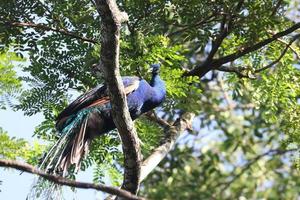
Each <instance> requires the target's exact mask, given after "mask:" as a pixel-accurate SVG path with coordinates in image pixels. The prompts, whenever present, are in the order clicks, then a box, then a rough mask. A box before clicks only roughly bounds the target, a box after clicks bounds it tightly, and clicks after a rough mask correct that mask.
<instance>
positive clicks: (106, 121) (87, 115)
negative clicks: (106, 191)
mask: <svg viewBox="0 0 300 200" xmlns="http://www.w3.org/2000/svg"><path fill="white" fill-rule="evenodd" d="M151 68H152V79H151V81H150V83H148V82H147V81H146V80H144V79H140V78H138V77H134V76H132V77H122V80H123V84H124V88H125V94H126V97H127V104H128V108H129V112H130V115H131V118H132V119H133V120H134V119H136V118H138V117H139V116H140V115H141V114H143V113H146V112H148V111H150V110H151V109H153V108H155V107H157V106H159V105H160V104H161V103H162V102H163V101H164V99H165V96H166V87H165V83H164V81H163V80H162V79H161V78H160V76H159V69H160V65H159V64H153V65H151ZM56 129H57V130H58V132H59V140H58V141H57V142H56V144H54V145H53V146H52V148H51V149H50V150H49V151H48V153H47V154H46V155H45V157H44V158H43V161H42V163H41V165H40V168H41V169H43V170H45V171H47V172H50V173H54V174H60V175H64V176H65V175H66V174H67V172H68V169H69V167H70V166H72V165H75V167H76V168H77V169H78V168H79V166H80V161H81V159H82V158H83V157H84V155H85V154H86V153H87V152H88V148H89V145H90V143H91V141H92V140H93V139H94V138H95V137H97V136H100V135H102V134H105V133H107V132H109V131H111V130H113V129H115V124H114V122H113V119H112V115H111V104H110V99H109V96H108V89H107V86H106V85H100V86H98V87H96V88H94V89H92V90H90V91H88V92H87V93H85V94H83V95H81V96H80V97H78V98H77V99H76V100H75V101H74V102H72V103H71V104H70V105H69V106H68V107H67V108H65V109H64V110H63V111H62V112H61V113H60V114H59V115H58V117H57V122H56Z"/></svg>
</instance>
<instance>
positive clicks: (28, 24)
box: [4, 22, 98, 44]
mask: <svg viewBox="0 0 300 200" xmlns="http://www.w3.org/2000/svg"><path fill="white" fill-rule="evenodd" d="M4 23H5V24H6V25H9V26H16V27H31V28H36V29H41V30H46V31H53V32H57V33H61V34H63V35H66V36H70V37H73V38H76V39H79V40H82V41H86V42H90V43H93V44H98V42H97V41H96V40H94V39H90V38H86V37H83V36H79V35H77V34H76V33H72V32H69V31H67V30H65V29H58V28H52V27H49V26H45V25H43V24H34V23H26V22H4Z"/></svg>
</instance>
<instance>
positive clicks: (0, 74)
mask: <svg viewBox="0 0 300 200" xmlns="http://www.w3.org/2000/svg"><path fill="white" fill-rule="evenodd" d="M17 61H21V59H20V58H19V57H17V56H16V55H15V54H14V53H11V52H2V53H1V52H0V109H5V105H6V103H8V104H9V105H12V103H11V101H10V98H9V97H10V96H13V95H14V94H15V93H16V92H18V90H19V89H20V87H21V81H20V80H19V79H18V78H17V74H16V72H15V70H14V65H13V64H12V62H17Z"/></svg>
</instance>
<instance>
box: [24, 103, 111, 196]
mask: <svg viewBox="0 0 300 200" xmlns="http://www.w3.org/2000/svg"><path fill="white" fill-rule="evenodd" d="M109 109H110V104H109V103H108V104H106V105H102V106H101V107H99V106H98V107H97V106H92V107H88V108H84V109H82V110H80V111H78V113H76V114H73V115H71V116H69V117H68V119H67V120H66V122H65V123H64V125H63V128H62V129H61V131H60V132H59V133H58V135H59V139H58V140H57V141H56V142H55V143H54V144H53V145H52V146H51V148H50V149H49V151H48V153H47V154H46V155H45V156H44V157H43V158H42V160H41V164H40V165H39V169H41V170H43V171H45V172H47V173H50V174H54V175H59V176H63V177H66V176H67V175H68V169H69V168H70V167H71V166H74V167H75V168H72V169H75V172H77V171H78V170H79V168H80V161H81V160H82V158H84V157H85V156H86V155H87V153H88V149H89V145H90V143H91V140H92V139H93V138H92V137H90V136H89V135H87V125H88V121H89V119H90V118H91V116H92V115H95V114H98V115H100V116H102V115H105V114H106V113H107V111H108V110H109ZM61 197H62V195H61V186H60V185H58V184H55V183H53V182H50V181H47V180H45V179H43V178H41V177H39V178H38V179H37V180H36V181H35V183H34V184H33V186H32V188H31V191H30V194H29V195H28V196H27V199H28V200H30V199H37V198H41V199H47V200H48V199H50V200H58V199H61Z"/></svg>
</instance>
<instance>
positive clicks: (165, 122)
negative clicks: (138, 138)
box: [145, 112, 171, 128]
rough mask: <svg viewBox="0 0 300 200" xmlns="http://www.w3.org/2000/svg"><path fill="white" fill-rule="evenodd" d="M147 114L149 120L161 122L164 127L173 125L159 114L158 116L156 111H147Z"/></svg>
mask: <svg viewBox="0 0 300 200" xmlns="http://www.w3.org/2000/svg"><path fill="white" fill-rule="evenodd" d="M145 115H146V117H147V118H148V119H149V120H151V121H153V122H156V123H157V124H159V125H160V126H161V127H162V128H170V127H171V125H170V124H169V123H168V122H167V121H165V120H163V119H161V118H159V117H158V116H156V114H155V113H154V112H148V113H146V114H145Z"/></svg>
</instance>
